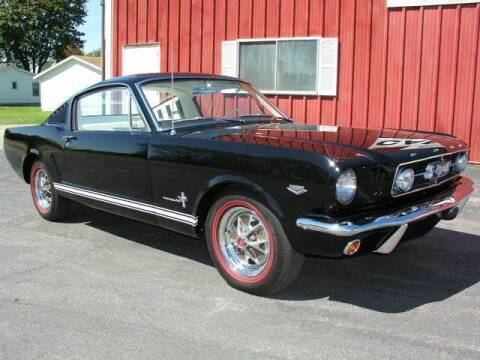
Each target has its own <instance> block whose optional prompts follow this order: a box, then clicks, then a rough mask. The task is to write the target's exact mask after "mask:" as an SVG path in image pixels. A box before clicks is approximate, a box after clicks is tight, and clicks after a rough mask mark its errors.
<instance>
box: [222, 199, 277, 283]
mask: <svg viewBox="0 0 480 360" xmlns="http://www.w3.org/2000/svg"><path fill="white" fill-rule="evenodd" d="M218 235H219V236H218V241H219V245H220V249H221V252H222V255H223V258H224V259H225V260H226V262H227V264H228V266H229V268H230V269H231V270H232V271H234V272H235V273H236V274H239V275H242V276H249V277H253V276H257V275H258V274H260V273H261V272H262V271H263V270H264V269H265V267H266V265H267V263H268V260H269V258H270V244H271V238H270V236H271V235H270V234H269V232H268V231H267V227H266V226H265V224H264V223H263V222H262V220H261V219H260V218H259V217H258V216H257V214H256V213H255V212H253V211H252V210H250V209H248V208H245V207H242V206H236V207H232V208H230V209H228V210H227V211H226V212H225V213H224V214H223V216H222V219H221V221H220V225H219V227H218Z"/></svg>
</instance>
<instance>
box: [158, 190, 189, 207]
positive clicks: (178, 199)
mask: <svg viewBox="0 0 480 360" xmlns="http://www.w3.org/2000/svg"><path fill="white" fill-rule="evenodd" d="M163 200H167V201H173V202H177V203H182V207H183V208H184V207H187V201H188V198H187V196H186V195H185V193H184V192H183V191H182V192H181V193H180V195H178V196H177V197H176V198H171V197H167V196H164V197H163Z"/></svg>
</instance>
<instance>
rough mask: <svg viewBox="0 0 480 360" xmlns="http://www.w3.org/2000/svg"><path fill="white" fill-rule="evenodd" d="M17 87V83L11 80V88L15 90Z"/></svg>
mask: <svg viewBox="0 0 480 360" xmlns="http://www.w3.org/2000/svg"><path fill="white" fill-rule="evenodd" d="M17 89H18V84H17V82H16V81H12V90H17Z"/></svg>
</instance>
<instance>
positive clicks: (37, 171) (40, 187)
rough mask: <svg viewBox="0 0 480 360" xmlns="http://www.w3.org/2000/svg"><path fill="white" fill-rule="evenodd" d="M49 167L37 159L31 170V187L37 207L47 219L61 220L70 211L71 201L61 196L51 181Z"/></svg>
mask: <svg viewBox="0 0 480 360" xmlns="http://www.w3.org/2000/svg"><path fill="white" fill-rule="evenodd" d="M51 179H52V177H51V176H50V174H49V172H48V170H47V167H46V166H45V164H44V163H43V162H41V161H36V162H35V163H34V164H33V165H32V168H31V170H30V189H31V191H32V198H33V203H34V205H35V208H36V209H37V211H38V213H39V214H40V215H41V216H42V217H43V218H44V219H47V220H50V221H59V220H61V219H63V218H64V217H65V216H66V215H67V214H68V212H69V209H70V202H69V201H68V200H67V199H64V198H62V197H60V196H59V195H58V194H57V192H56V191H55V188H54V187H53V183H52V182H51Z"/></svg>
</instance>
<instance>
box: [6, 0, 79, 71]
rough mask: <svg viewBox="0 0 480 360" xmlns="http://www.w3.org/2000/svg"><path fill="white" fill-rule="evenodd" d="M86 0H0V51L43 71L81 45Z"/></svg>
mask: <svg viewBox="0 0 480 360" xmlns="http://www.w3.org/2000/svg"><path fill="white" fill-rule="evenodd" d="M86 1H87V0H0V53H3V56H4V57H5V60H6V61H7V62H13V63H15V64H16V65H18V66H20V67H22V68H24V69H25V70H27V71H32V72H35V73H37V72H40V71H41V70H42V67H43V66H44V65H45V63H46V62H47V60H48V59H49V58H51V57H53V58H54V59H55V60H61V59H62V58H63V54H64V50H65V49H68V48H82V46H83V43H84V41H83V40H82V36H83V35H84V34H83V33H82V32H80V31H78V26H79V25H81V24H83V23H84V21H85V20H84V19H85V16H86V8H85V3H86Z"/></svg>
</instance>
